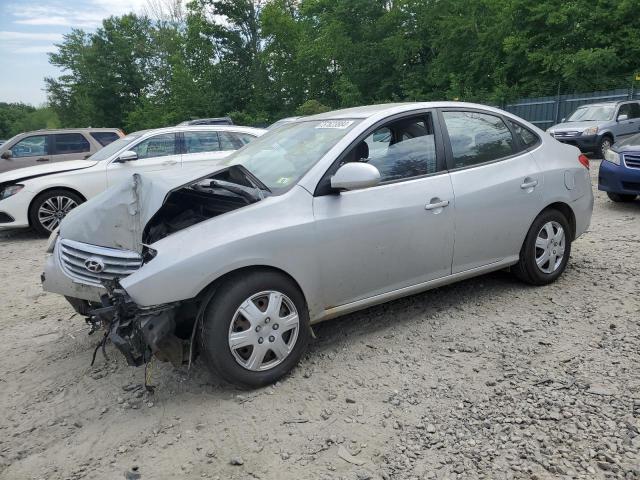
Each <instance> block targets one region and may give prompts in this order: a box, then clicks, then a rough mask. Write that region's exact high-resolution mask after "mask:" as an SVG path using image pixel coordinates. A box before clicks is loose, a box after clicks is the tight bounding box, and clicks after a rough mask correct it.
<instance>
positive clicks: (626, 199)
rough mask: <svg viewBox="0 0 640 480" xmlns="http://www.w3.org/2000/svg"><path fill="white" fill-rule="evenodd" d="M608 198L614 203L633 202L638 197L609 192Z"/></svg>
mask: <svg viewBox="0 0 640 480" xmlns="http://www.w3.org/2000/svg"><path fill="white" fill-rule="evenodd" d="M607 197H609V198H610V199H611V200H613V201H614V202H623V203H627V202H633V201H634V200H635V199H636V197H637V195H631V194H625V193H611V192H607Z"/></svg>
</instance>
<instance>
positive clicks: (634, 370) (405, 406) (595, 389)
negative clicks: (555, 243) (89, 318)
mask: <svg viewBox="0 0 640 480" xmlns="http://www.w3.org/2000/svg"><path fill="white" fill-rule="evenodd" d="M597 167H598V165H597V162H592V174H593V176H594V179H595V175H596V174H597ZM639 220H640V201H636V202H634V203H632V204H614V203H613V202H611V201H609V200H608V199H607V198H606V196H605V195H603V194H602V193H601V192H598V193H597V199H596V206H595V211H594V217H593V221H592V224H591V228H590V230H589V232H588V233H587V234H585V235H584V236H583V237H582V238H581V239H580V240H578V241H577V242H576V243H575V244H574V247H573V251H572V258H571V261H570V263H569V268H568V270H567V272H566V273H565V274H564V275H563V276H562V277H561V278H560V280H559V281H558V282H557V283H555V284H554V285H551V286H547V287H542V288H532V287H528V286H525V285H523V284H521V283H519V282H517V281H516V280H515V279H514V278H512V277H511V276H510V275H509V274H508V273H505V272H499V273H495V274H491V275H487V276H483V277H480V278H476V279H472V280H468V281H465V282H462V283H459V284H456V285H453V286H449V287H444V288H440V289H437V290H434V291H431V292H427V293H425V294H422V295H416V296H413V297H410V298H406V299H403V300H399V301H396V302H393V303H390V304H387V305H382V306H379V307H376V308H371V309H368V310H365V311H363V312H359V313H356V314H353V315H349V316H347V317H343V318H341V319H337V320H334V321H331V322H327V323H325V324H322V325H319V326H318V327H317V328H316V329H315V331H316V335H317V337H318V338H317V340H315V341H314V343H313V344H312V346H311V349H310V351H309V353H308V354H307V355H306V356H305V358H304V359H303V361H302V363H301V364H300V365H299V367H298V368H297V369H296V370H295V371H294V372H293V374H292V375H290V376H289V377H288V378H287V379H286V380H284V381H282V382H280V383H278V384H277V385H275V386H272V387H268V388H264V389H261V390H257V391H241V390H237V389H235V388H233V387H230V386H228V385H225V384H222V383H219V382H217V381H215V380H212V379H211V377H210V376H209V374H208V372H207V370H206V368H205V367H204V365H202V363H201V362H200V361H197V362H196V364H195V367H194V368H193V369H192V370H191V371H187V369H186V368H184V369H174V368H173V367H171V366H170V365H165V364H156V365H155V368H154V371H153V383H154V384H155V385H156V386H157V389H156V393H155V394H153V395H148V394H147V393H145V391H144V389H143V388H141V383H142V381H143V370H142V369H133V368H130V367H127V366H126V365H125V364H124V362H123V360H122V359H121V358H120V356H119V355H118V354H117V353H116V352H115V351H114V349H113V348H112V347H109V348H107V352H108V354H109V357H110V361H108V362H106V361H105V360H104V359H103V358H102V357H101V356H100V355H99V356H98V360H97V362H96V366H95V367H94V368H91V367H90V366H89V362H90V358H91V353H92V351H93V348H94V345H95V343H96V342H97V340H98V339H97V338H95V337H94V336H87V331H88V329H87V327H86V326H85V325H84V323H83V319H82V318H80V317H79V316H77V315H73V311H72V310H71V308H70V307H69V306H68V305H67V304H66V303H65V301H64V300H63V299H62V298H61V297H58V296H56V295H52V294H45V293H43V292H42V290H41V289H40V281H39V275H40V271H41V265H42V259H43V250H44V245H45V241H44V240H41V239H38V238H36V237H35V236H33V235H32V234H30V233H26V232H10V233H2V234H0V275H1V278H2V279H3V280H2V282H1V283H0V298H1V299H2V300H1V305H0V327H1V328H2V342H0V358H2V362H1V366H0V409H1V411H2V412H3V414H2V416H1V417H0V477H1V478H6V479H23V478H24V479H32V478H33V479H39V478H43V479H67V478H71V479H79V478H90V479H114V478H125V472H126V471H129V470H131V469H132V467H134V466H136V467H137V473H139V474H140V475H141V477H142V479H145V478H146V479H162V478H175V477H176V476H178V477H182V478H220V479H229V478H238V479H240V478H262V479H318V478H321V479H322V478H326V479H333V478H346V479H360V480H362V479H367V478H394V479H395V478H400V479H405V478H406V479H413V478H416V479H418V478H420V479H422V478H438V479H440V478H492V479H501V478H505V479H506V478H527V479H529V478H540V479H543V478H589V479H592V478H626V479H638V478H640V435H639V429H640V374H639V373H638V365H639V364H640V315H639V311H640V300H639V296H638V294H637V292H638V283H639V281H640V273H639V269H638V266H639V265H640V240H639V239H640V221H639ZM134 477H135V475H134V476H131V478H134Z"/></svg>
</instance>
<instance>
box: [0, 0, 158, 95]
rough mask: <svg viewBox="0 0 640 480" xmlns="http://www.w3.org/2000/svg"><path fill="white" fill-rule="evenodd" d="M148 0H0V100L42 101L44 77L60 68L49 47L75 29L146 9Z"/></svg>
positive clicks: (93, 25) (92, 25) (84, 28)
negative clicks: (53, 61)
mask: <svg viewBox="0 0 640 480" xmlns="http://www.w3.org/2000/svg"><path fill="white" fill-rule="evenodd" d="M146 5H147V0H84V1H82V0H0V66H1V68H0V102H24V103H29V104H32V105H34V106H39V105H41V104H43V103H45V101H46V93H45V91H44V77H56V76H58V75H59V74H60V71H59V70H58V69H56V68H55V67H52V66H51V65H49V60H48V57H47V53H48V52H52V51H55V44H56V43H60V42H61V41H62V36H63V35H64V34H65V33H69V32H70V31H71V29H72V28H81V29H83V30H86V31H93V30H95V29H96V28H97V27H98V26H100V24H101V22H102V19H103V18H106V17H109V16H111V15H122V14H125V13H128V12H131V11H134V12H138V13H139V12H140V11H142V10H143V8H144V7H145V6H146Z"/></svg>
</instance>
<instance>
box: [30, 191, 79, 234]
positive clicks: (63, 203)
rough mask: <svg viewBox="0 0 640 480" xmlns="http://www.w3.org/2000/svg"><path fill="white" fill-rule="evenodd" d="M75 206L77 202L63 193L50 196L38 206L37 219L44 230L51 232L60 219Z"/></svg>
mask: <svg viewBox="0 0 640 480" xmlns="http://www.w3.org/2000/svg"><path fill="white" fill-rule="evenodd" d="M77 206H78V204H77V202H76V201H75V200H74V199H72V198H69V197H65V196H63V195H58V196H55V197H50V198H48V199H47V200H45V201H44V202H43V203H42V205H40V208H38V221H39V222H40V225H42V226H43V227H44V228H45V229H46V230H48V231H50V232H52V231H53V230H55V228H56V227H57V226H58V225H60V222H61V221H62V219H63V218H64V217H66V216H67V214H68V213H69V212H70V211H71V210H73V209H74V208H76V207H77Z"/></svg>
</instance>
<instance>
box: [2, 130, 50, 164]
mask: <svg viewBox="0 0 640 480" xmlns="http://www.w3.org/2000/svg"><path fill="white" fill-rule="evenodd" d="M43 155H48V152H47V136H46V135H34V136H32V137H27V138H23V139H22V140H20V141H19V142H18V143H16V144H15V145H14V146H13V147H11V156H12V157H13V158H23V157H36V156H43Z"/></svg>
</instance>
